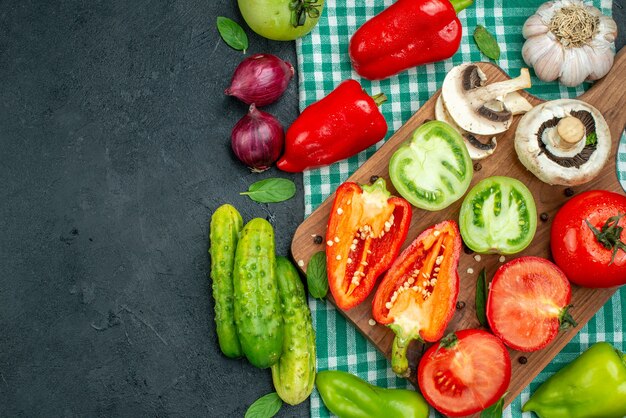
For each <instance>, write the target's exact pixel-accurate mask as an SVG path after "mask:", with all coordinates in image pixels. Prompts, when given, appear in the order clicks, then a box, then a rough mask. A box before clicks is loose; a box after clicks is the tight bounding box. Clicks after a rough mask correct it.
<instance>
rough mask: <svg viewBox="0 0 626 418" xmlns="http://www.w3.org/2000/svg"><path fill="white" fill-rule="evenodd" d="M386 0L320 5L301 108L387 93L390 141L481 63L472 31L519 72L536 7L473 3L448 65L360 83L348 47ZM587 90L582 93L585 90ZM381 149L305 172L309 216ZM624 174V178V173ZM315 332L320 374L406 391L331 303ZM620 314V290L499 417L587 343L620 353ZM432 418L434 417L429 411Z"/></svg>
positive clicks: (302, 49)
mask: <svg viewBox="0 0 626 418" xmlns="http://www.w3.org/2000/svg"><path fill="white" fill-rule="evenodd" d="M392 2H393V1H392V0H361V1H348V0H326V5H325V10H324V13H323V16H322V18H321V19H320V21H319V24H318V26H317V27H316V28H315V30H314V31H313V32H312V33H311V34H310V35H309V36H306V37H305V38H303V39H301V40H299V41H298V42H297V53H298V71H299V74H298V75H299V90H300V108H301V109H304V108H305V107H306V106H308V105H309V104H310V103H312V102H314V101H316V100H319V99H321V98H322V97H324V96H325V95H326V94H328V93H329V92H330V91H331V90H333V89H334V87H335V86H337V85H338V84H339V83H340V82H341V81H343V80H345V79H347V78H355V79H357V80H360V81H361V83H362V85H363V87H364V88H365V89H366V90H367V91H368V92H370V93H371V94H375V93H378V92H381V91H383V92H385V93H386V94H387V96H388V98H389V100H388V102H387V103H385V104H384V105H383V106H382V111H383V114H384V115H385V118H386V119H387V122H388V124H389V133H388V135H387V138H389V137H390V136H391V135H392V134H393V133H394V131H395V130H397V129H398V128H399V127H400V126H401V125H402V124H403V123H404V122H405V121H407V120H408V119H409V118H410V117H411V115H412V114H413V113H415V112H416V111H417V110H418V109H419V107H420V106H421V105H422V104H423V103H424V102H426V100H428V98H429V97H430V96H431V95H432V94H433V93H435V91H436V90H437V89H438V88H439V87H440V86H441V83H442V81H443V79H444V77H445V75H446V73H447V72H448V71H449V70H450V69H451V68H452V67H453V66H455V65H458V64H461V63H463V62H470V61H481V60H484V59H485V57H483V56H482V55H481V53H480V52H479V51H478V49H477V48H476V46H475V44H474V42H473V40H472V33H473V30H474V28H475V27H476V25H478V24H481V25H484V26H485V27H487V28H489V29H490V30H491V31H492V32H493V33H495V36H496V38H497V40H498V43H499V44H500V47H501V49H502V55H501V58H500V60H499V62H498V64H499V65H500V66H501V67H502V68H503V69H504V70H505V71H507V72H508V73H509V74H511V75H512V76H516V75H518V74H519V69H520V68H521V67H523V66H525V64H524V62H523V60H522V56H521V52H520V51H521V48H522V44H523V37H522V35H521V28H522V25H523V24H524V21H525V20H526V18H527V17H528V16H530V15H531V14H533V12H534V11H535V10H536V9H537V7H538V6H539V5H540V4H541V3H542V2H543V1H542V0H476V2H475V4H474V5H473V6H470V7H469V8H467V9H466V10H464V11H462V12H461V13H460V14H459V17H460V19H461V22H462V24H463V39H462V41H461V47H460V48H459V51H458V52H457V53H456V54H455V55H454V56H453V57H452V58H451V59H448V60H446V61H443V62H438V63H436V64H429V65H425V66H421V67H419V68H413V69H410V70H408V71H405V72H403V73H401V74H399V75H397V76H394V77H391V78H389V79H387V80H383V81H372V82H370V81H367V80H362V79H360V78H359V77H358V75H357V74H356V73H355V72H354V71H352V68H351V66H350V59H349V57H348V52H347V51H348V41H349V39H350V36H351V34H352V33H354V31H355V30H356V29H357V28H358V27H359V26H360V25H362V24H363V23H364V22H365V21H366V20H367V19H369V18H371V17H372V16H374V15H375V14H377V13H379V12H380V11H382V10H383V9H384V8H385V7H387V6H389V5H390V4H391V3H392ZM593 3H594V5H595V6H597V7H600V8H601V9H602V12H603V13H605V14H610V13H611V1H610V0H594V1H593ZM533 83H534V85H533V87H532V89H531V90H530V91H531V93H533V94H535V95H537V96H539V97H542V98H544V99H546V100H551V99H557V98H561V97H576V96H578V95H580V94H581V93H582V92H583V91H584V88H583V87H579V88H575V89H574V88H565V87H563V86H561V85H559V84H558V83H542V82H540V81H539V80H537V79H533ZM585 87H588V85H587V86H585ZM623 139H624V138H622V141H621V144H620V148H619V153H618V162H619V169H620V173H619V174H620V180H621V181H622V184H624V183H623V181H624V179H626V145H625V141H624V140H623ZM380 145H381V144H377V145H376V146H374V147H371V148H370V149H368V150H366V151H364V152H362V153H360V154H359V155H357V156H354V157H352V158H350V159H348V160H345V161H341V162H339V163H336V164H333V165H332V166H330V167H324V168H321V169H317V170H311V171H307V172H305V173H304V187H305V210H306V215H307V216H308V215H309V214H310V213H311V212H312V211H313V210H314V209H315V208H316V207H317V206H318V205H319V204H320V203H321V202H322V201H323V200H324V199H326V197H327V196H328V195H329V194H330V193H331V191H333V190H334V189H335V188H336V187H337V186H338V185H339V184H340V183H341V182H343V181H344V180H345V179H346V178H347V177H348V176H349V175H350V174H351V173H352V172H354V171H355V170H356V169H357V167H359V166H360V165H361V164H362V163H363V162H365V160H366V159H367V158H369V157H370V156H371V155H372V154H373V153H374V152H375V151H376V149H377V148H378V147H379V146H380ZM622 171H624V173H622ZM309 303H310V306H311V311H312V313H313V321H314V326H315V329H316V330H317V356H318V358H317V362H318V363H317V364H318V369H319V370H326V369H341V370H347V371H349V372H352V373H354V374H356V375H358V376H360V377H361V378H363V379H365V380H367V381H369V382H371V383H373V384H376V385H379V386H383V387H390V388H391V387H409V386H410V384H409V383H408V381H406V380H404V379H399V378H397V377H396V376H395V375H394V374H393V372H392V371H391V368H390V364H389V363H388V362H387V360H386V359H385V358H384V357H383V356H382V355H381V354H380V353H378V351H376V349H375V347H374V346H373V345H372V344H370V343H369V342H368V341H366V339H365V338H364V337H363V336H362V335H361V334H360V333H359V332H358V331H356V329H355V328H354V327H353V326H351V325H349V324H348V323H347V322H346V321H345V319H344V318H343V317H342V316H341V315H340V314H339V313H338V312H337V311H336V309H335V308H334V307H333V306H332V305H330V304H329V303H327V302H325V301H323V302H320V301H317V300H312V299H311V300H310V301H309ZM624 312H626V286H624V287H623V288H622V289H621V290H620V291H618V292H617V293H616V294H615V296H614V297H613V298H612V299H611V300H610V301H609V302H608V303H607V304H606V305H605V306H604V307H603V308H602V309H601V310H600V311H599V312H598V313H597V314H596V315H595V316H594V317H593V318H592V319H591V321H590V322H589V323H588V324H587V325H586V326H585V327H584V328H583V329H582V330H581V332H580V333H579V334H578V335H576V336H575V337H574V338H573V339H572V341H571V342H570V343H569V344H568V345H567V346H566V347H565V348H564V349H563V350H562V351H561V353H560V354H559V355H557V357H556V358H555V359H554V360H553V361H552V362H551V363H550V364H549V365H548V367H546V369H545V370H544V371H543V372H541V373H540V374H539V376H538V377H537V378H536V379H535V380H534V381H533V382H532V383H531V385H530V387H527V388H526V389H524V391H523V392H522V394H521V395H520V396H519V397H518V398H517V399H515V401H514V402H513V403H512V405H511V406H510V407H509V408H507V409H506V411H505V412H504V416H505V417H522V416H524V417H530V414H522V413H521V412H520V411H521V405H522V403H523V402H524V401H526V400H527V399H528V397H529V395H530V393H531V391H534V390H535V389H536V388H537V386H538V385H539V384H540V383H541V382H543V381H544V380H545V379H546V378H547V377H548V376H550V375H551V374H552V373H553V372H555V371H556V370H558V369H559V368H561V367H562V366H563V365H564V364H566V363H568V362H570V361H572V360H573V359H574V358H575V357H576V356H578V355H579V353H581V352H582V351H584V350H585V349H586V348H587V347H588V346H589V345H590V344H592V343H594V342H596V341H609V342H611V343H614V344H615V346H616V347H617V348H619V349H621V350H624V349H626V343H625V341H624V331H623V325H624V318H623V317H624ZM311 416H312V417H327V416H329V412H328V410H327V409H326V408H325V407H324V405H323V403H322V402H321V399H320V397H319V394H318V393H317V391H314V392H313V394H312V396H311ZM431 416H432V417H434V416H439V415H438V414H435V412H431Z"/></svg>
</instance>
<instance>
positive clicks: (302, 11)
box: [289, 0, 321, 28]
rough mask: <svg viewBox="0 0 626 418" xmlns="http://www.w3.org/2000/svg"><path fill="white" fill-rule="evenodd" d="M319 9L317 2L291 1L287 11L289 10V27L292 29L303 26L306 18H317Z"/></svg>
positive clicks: (305, 0) (314, 0)
mask: <svg viewBox="0 0 626 418" xmlns="http://www.w3.org/2000/svg"><path fill="white" fill-rule="evenodd" d="M319 7H321V4H319V3H317V0H292V1H291V2H290V3H289V10H291V25H292V26H293V27H294V28H297V27H298V26H304V23H305V22H306V18H307V16H308V17H309V18H310V19H317V18H319V17H320V10H319Z"/></svg>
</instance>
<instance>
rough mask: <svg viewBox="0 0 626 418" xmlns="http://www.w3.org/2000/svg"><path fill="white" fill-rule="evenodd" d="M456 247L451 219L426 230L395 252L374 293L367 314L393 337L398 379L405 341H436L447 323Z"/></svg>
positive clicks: (455, 287) (455, 288)
mask: <svg viewBox="0 0 626 418" xmlns="http://www.w3.org/2000/svg"><path fill="white" fill-rule="evenodd" d="M461 247H462V244H461V235H460V234H459V228H458V226H457V224H456V222H455V221H444V222H441V223H438V224H437V225H435V226H432V227H430V228H428V229H427V230H425V231H424V232H422V233H421V234H420V235H419V236H418V237H417V238H416V239H415V241H413V243H411V245H410V246H409V247H407V248H406V249H405V250H404V251H403V252H402V254H400V257H398V258H397V259H396V261H395V262H394V263H393V265H392V266H391V267H390V268H389V272H387V275H386V276H385V279H384V280H383V282H382V283H381V285H380V286H379V287H378V290H377V291H376V295H375V296H374V301H373V303H372V314H373V315H374V319H375V320H376V321H377V322H378V323H381V324H385V325H387V326H389V328H391V329H392V330H393V331H394V332H395V333H396V336H395V338H394V340H393V349H392V350H393V351H392V357H391V366H392V368H393V371H394V372H395V373H396V374H398V375H400V376H405V377H406V376H408V374H409V364H408V361H407V358H406V352H407V349H408V347H409V344H410V343H411V341H413V340H420V341H430V342H433V341H437V340H439V339H440V338H441V337H442V336H443V333H444V331H445V329H446V327H447V326H448V322H450V319H452V315H453V313H454V308H455V305H456V299H457V296H458V293H459V274H458V272H457V267H458V265H459V256H460V254H461Z"/></svg>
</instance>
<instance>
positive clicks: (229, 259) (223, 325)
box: [209, 205, 243, 358]
mask: <svg viewBox="0 0 626 418" xmlns="http://www.w3.org/2000/svg"><path fill="white" fill-rule="evenodd" d="M242 228H243V219H242V218H241V215H240V214H239V212H237V209H235V208H234V207H232V206H231V205H222V206H220V207H219V208H217V210H216V211H215V212H214V213H213V216H212V217H211V227H210V235H209V240H210V247H209V254H211V279H212V284H211V287H212V289H213V298H214V299H215V325H216V329H217V340H218V342H219V345H220V349H221V350H222V353H224V355H226V356H227V357H231V358H236V357H241V356H242V355H243V352H242V351H241V345H240V344H239V337H238V336H237V329H236V326H235V316H234V312H233V299H234V291H233V266H234V262H235V249H236V248H237V241H238V240H239V232H240V231H241V229H242Z"/></svg>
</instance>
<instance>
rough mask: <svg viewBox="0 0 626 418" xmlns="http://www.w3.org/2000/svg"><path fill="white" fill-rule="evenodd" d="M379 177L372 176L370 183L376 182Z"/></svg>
mask: <svg viewBox="0 0 626 418" xmlns="http://www.w3.org/2000/svg"><path fill="white" fill-rule="evenodd" d="M378 179H379V177H378V176H372V177H370V183H374V182H376V180H378Z"/></svg>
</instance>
